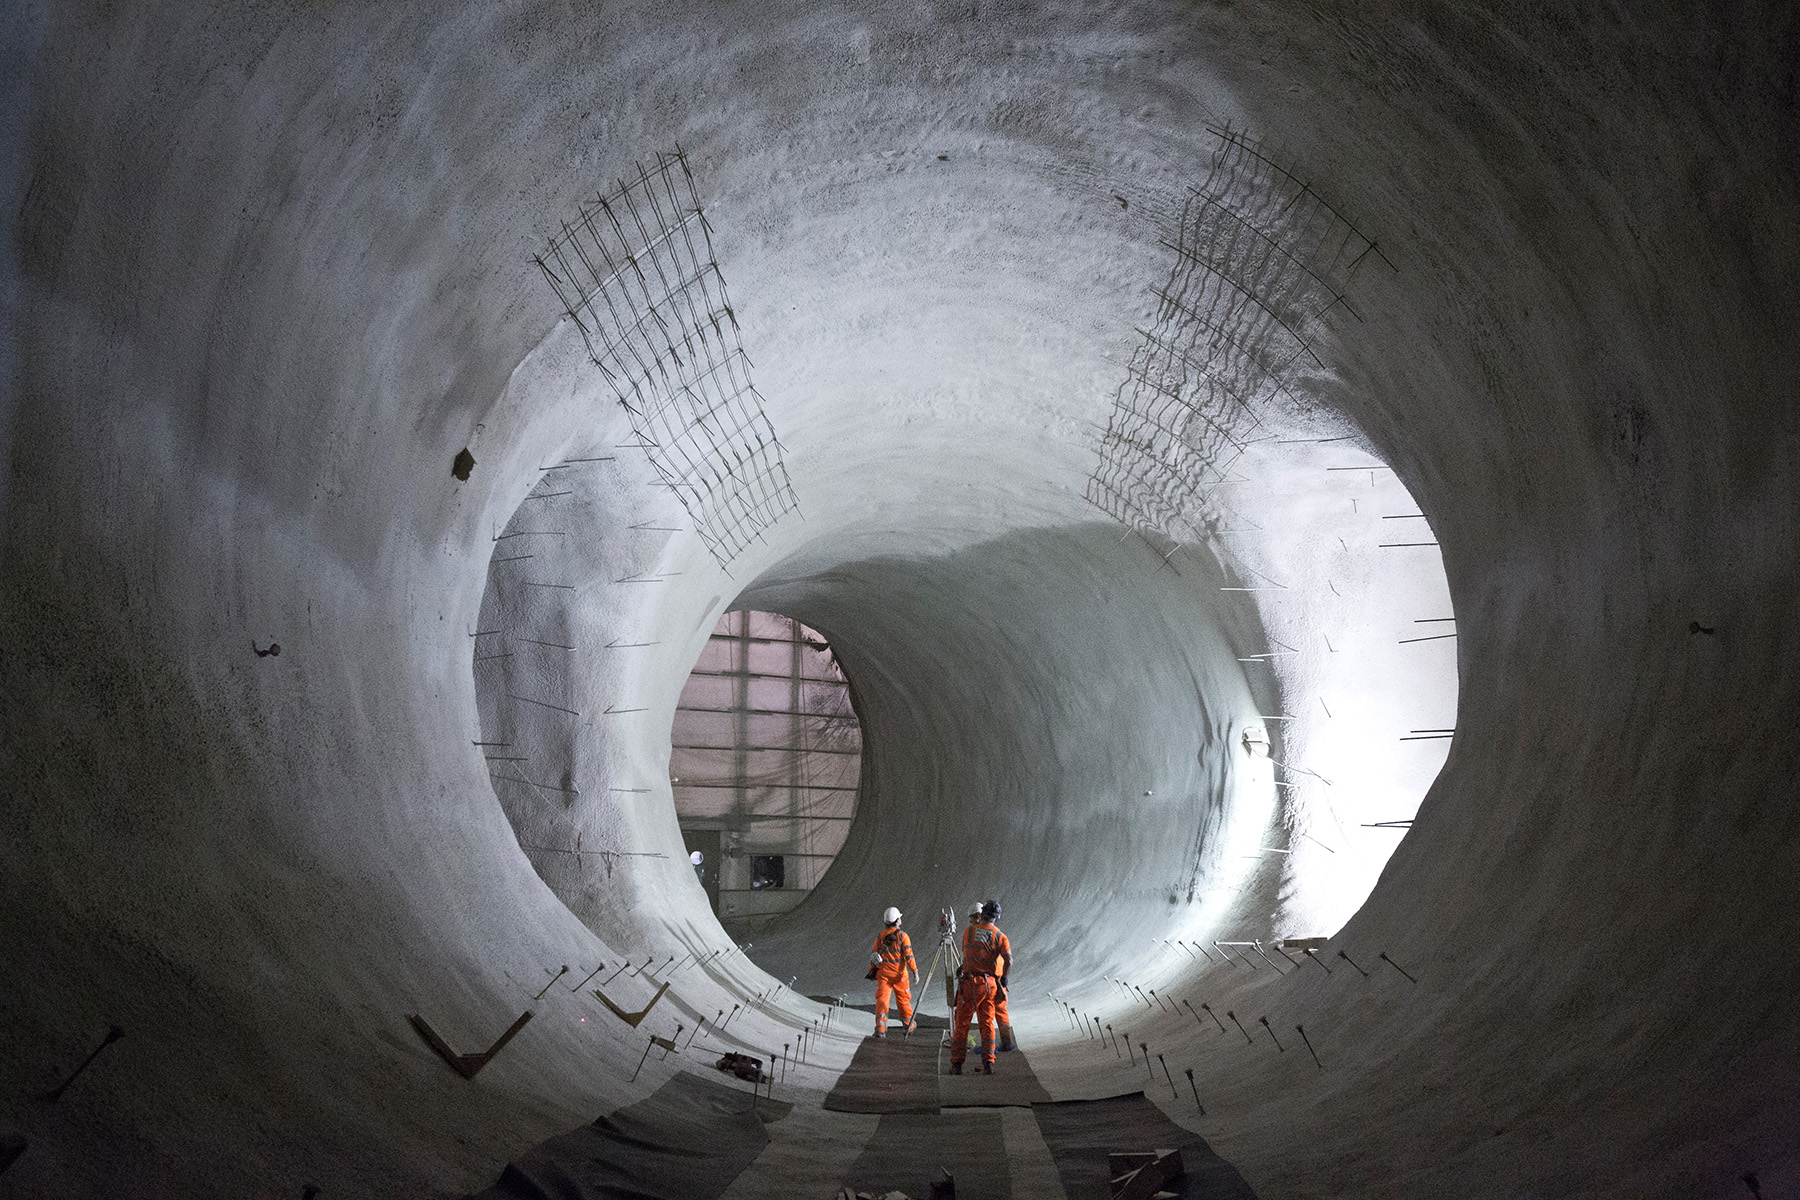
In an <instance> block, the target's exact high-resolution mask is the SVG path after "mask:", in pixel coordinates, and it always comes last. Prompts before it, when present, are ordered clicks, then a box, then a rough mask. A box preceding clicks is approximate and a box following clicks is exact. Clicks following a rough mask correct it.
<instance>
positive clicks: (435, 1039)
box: [406, 1010, 531, 1079]
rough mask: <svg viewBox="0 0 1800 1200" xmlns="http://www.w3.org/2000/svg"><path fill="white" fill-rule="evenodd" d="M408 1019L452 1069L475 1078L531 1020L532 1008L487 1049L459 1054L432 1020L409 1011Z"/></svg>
mask: <svg viewBox="0 0 1800 1200" xmlns="http://www.w3.org/2000/svg"><path fill="white" fill-rule="evenodd" d="M406 1019H407V1020H408V1021H411V1022H412V1027H413V1028H414V1029H416V1030H418V1031H419V1036H420V1037H422V1038H424V1039H425V1044H426V1045H427V1046H430V1047H431V1048H432V1049H433V1050H436V1051H437V1052H438V1056H439V1057H440V1058H442V1059H443V1060H444V1061H445V1062H447V1063H449V1064H450V1069H451V1070H453V1071H455V1072H456V1073H457V1074H458V1075H461V1076H462V1077H463V1078H464V1079H473V1078H475V1076H476V1075H477V1074H478V1073H479V1072H480V1071H481V1068H483V1067H485V1066H487V1065H488V1063H489V1061H491V1060H492V1059H493V1057H494V1055H496V1054H498V1053H500V1051H502V1050H504V1049H506V1043H508V1042H510V1041H512V1040H513V1035H514V1034H516V1033H518V1032H519V1030H521V1029H523V1028H525V1022H527V1021H529V1020H531V1012H530V1010H527V1011H526V1012H524V1013H523V1014H521V1015H520V1017H519V1019H518V1020H516V1021H514V1022H513V1023H512V1025H511V1026H510V1027H509V1028H508V1029H507V1031H506V1032H505V1033H503V1034H501V1035H500V1040H499V1041H497V1042H495V1043H494V1044H493V1045H492V1046H489V1047H488V1048H487V1049H486V1050H483V1051H482V1052H481V1053H480V1054H458V1053H457V1052H456V1051H454V1050H452V1049H451V1048H450V1043H448V1042H446V1041H445V1040H444V1039H443V1038H441V1037H439V1036H438V1032H437V1030H435V1029H433V1028H432V1027H431V1024H430V1022H428V1021H426V1020H425V1018H424V1017H422V1016H420V1015H419V1014H418V1013H407V1014H406Z"/></svg>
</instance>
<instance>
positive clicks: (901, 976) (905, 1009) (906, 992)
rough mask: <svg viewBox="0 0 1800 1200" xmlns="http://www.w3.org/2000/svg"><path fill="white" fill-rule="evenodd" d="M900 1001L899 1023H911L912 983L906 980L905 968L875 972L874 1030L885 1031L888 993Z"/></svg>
mask: <svg viewBox="0 0 1800 1200" xmlns="http://www.w3.org/2000/svg"><path fill="white" fill-rule="evenodd" d="M890 992H891V993H893V997H894V999H895V1000H897V1001H899V1002H900V1023H901V1024H902V1025H911V1024H912V1019H913V1005H912V984H910V983H908V982H907V981H906V968H905V967H902V968H901V969H900V970H898V971H896V972H894V973H893V974H892V975H890V974H888V972H887V970H886V968H877V970H876V972H875V1032H876V1033H886V1032H887V1018H888V994H889V993H890Z"/></svg>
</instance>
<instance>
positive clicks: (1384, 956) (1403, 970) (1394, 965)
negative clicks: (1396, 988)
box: [1381, 950, 1419, 983]
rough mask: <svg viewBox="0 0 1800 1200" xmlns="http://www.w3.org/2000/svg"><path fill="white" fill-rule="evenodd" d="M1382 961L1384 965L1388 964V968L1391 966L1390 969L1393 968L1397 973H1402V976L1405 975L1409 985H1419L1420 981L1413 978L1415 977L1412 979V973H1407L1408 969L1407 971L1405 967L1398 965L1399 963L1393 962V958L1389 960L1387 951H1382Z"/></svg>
mask: <svg viewBox="0 0 1800 1200" xmlns="http://www.w3.org/2000/svg"><path fill="white" fill-rule="evenodd" d="M1381 961H1382V962H1384V963H1386V964H1387V965H1388V966H1390V967H1392V968H1394V970H1396V971H1398V972H1400V973H1401V974H1402V975H1405V976H1406V978H1407V982H1409V983H1417V982H1419V981H1418V980H1416V979H1414V978H1413V977H1412V975H1411V973H1410V972H1408V971H1407V969H1406V968H1405V967H1403V966H1401V965H1400V964H1399V963H1397V962H1395V961H1394V960H1393V959H1391V958H1389V957H1388V956H1387V951H1386V950H1383V951H1382V952H1381Z"/></svg>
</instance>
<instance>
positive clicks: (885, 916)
mask: <svg viewBox="0 0 1800 1200" xmlns="http://www.w3.org/2000/svg"><path fill="white" fill-rule="evenodd" d="M881 919H882V920H884V921H886V922H887V923H888V924H889V925H895V924H898V923H899V921H900V910H899V909H897V908H895V907H894V906H893V905H891V904H890V905H888V910H887V911H886V912H884V913H882V914H881Z"/></svg>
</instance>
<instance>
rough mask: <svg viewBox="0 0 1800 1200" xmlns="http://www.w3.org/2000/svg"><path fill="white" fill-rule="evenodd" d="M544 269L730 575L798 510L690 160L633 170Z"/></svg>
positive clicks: (662, 160)
mask: <svg viewBox="0 0 1800 1200" xmlns="http://www.w3.org/2000/svg"><path fill="white" fill-rule="evenodd" d="M536 262H537V264H538V266H539V267H540V268H541V269H542V270H543V272H544V278H545V279H546V280H547V281H549V284H550V286H551V288H552V289H553V290H554V291H555V292H556V297H557V299H558V301H560V302H561V304H562V306H563V310H564V311H565V312H566V313H567V314H568V316H569V318H570V319H571V320H573V321H574V322H575V324H576V326H577V327H578V328H579V329H580V330H581V336H582V340H583V341H584V342H585V343H586V345H587V351H588V357H589V358H591V359H592V360H593V361H594V365H595V366H597V367H599V368H600V372H601V374H602V375H604V376H605V377H606V380H607V382H608V383H609V384H610V385H611V386H612V389H613V392H614V394H615V395H617V397H618V399H619V403H620V404H621V405H623V406H624V408H625V411H626V412H627V413H628V414H629V415H630V420H631V428H632V432H633V434H634V435H635V436H636V439H637V443H638V445H639V447H640V448H641V449H642V450H643V451H644V453H645V454H646V455H647V456H648V457H649V460H650V464H651V466H652V467H654V468H655V469H656V472H657V474H658V476H660V477H661V480H662V482H663V483H664V484H665V485H666V486H668V487H670V488H672V489H674V491H675V494H676V495H677V496H678V497H680V499H681V503H682V506H683V507H684V508H686V509H687V512H688V516H689V517H690V518H691V519H692V520H693V522H694V530H695V532H697V533H698V534H699V535H700V537H701V539H702V540H703V541H704V542H705V543H706V547H707V549H708V550H710V551H711V552H712V554H713V557H714V558H716V559H718V561H719V563H720V565H721V566H725V565H729V564H730V562H731V560H732V559H734V558H736V557H737V555H738V554H739V553H741V552H742V551H743V550H744V548H745V547H746V546H748V545H749V544H750V543H751V542H752V541H754V540H756V539H758V538H760V537H761V535H762V531H763V530H765V529H767V528H768V527H769V526H771V525H773V524H774V523H775V522H776V521H777V520H779V519H780V518H781V516H782V514H784V513H786V512H788V511H789V510H790V509H794V508H796V507H798V505H797V502H796V500H795V497H794V489H793V486H792V484H791V483H790V481H789V479H788V474H787V467H786V465H785V464H784V463H783V461H782V454H781V444H780V443H779V442H778V441H777V440H776V437H775V430H774V427H773V426H772V425H771V424H770V422H769V418H768V415H767V413H766V411H765V408H764V404H763V399H762V397H761V395H759V394H758V393H757V391H756V388H755V386H754V385H753V384H752V383H751V381H750V360H749V358H748V357H747V356H746V355H745V354H744V350H743V346H742V345H741V344H740V342H739V340H738V321H737V314H736V313H734V312H733V311H732V308H731V301H730V299H729V297H728V295H727V293H726V290H725V277H724V276H723V275H722V274H720V272H719V264H718V260H717V259H716V258H715V257H714V255H713V247H712V230H711V228H710V227H709V226H708V225H707V223H706V216H705V214H704V213H703V212H702V211H701V207H700V197H699V192H698V190H697V189H696V188H695V186H694V177H693V175H692V173H691V172H690V171H689V170H688V164H687V158H686V156H685V155H683V154H682V153H681V151H680V150H679V149H677V150H676V152H675V153H674V154H661V155H658V156H657V159H656V165H655V167H654V168H649V169H647V168H645V167H644V166H643V164H641V163H640V164H638V168H637V174H636V175H635V176H634V177H632V178H630V179H627V180H620V181H619V183H618V185H617V186H616V187H615V188H614V189H613V190H612V191H611V192H609V193H606V194H604V195H601V196H598V197H596V198H595V200H594V201H593V203H592V204H589V205H584V206H583V207H582V208H581V209H580V210H579V211H578V212H577V213H576V216H575V219H574V220H573V221H570V222H566V223H564V225H563V227H562V232H561V233H560V234H558V235H557V236H556V237H554V238H552V239H551V241H550V244H549V246H548V247H547V248H546V249H545V251H544V253H543V254H542V255H541V256H540V257H539V258H537V260H536Z"/></svg>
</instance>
